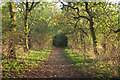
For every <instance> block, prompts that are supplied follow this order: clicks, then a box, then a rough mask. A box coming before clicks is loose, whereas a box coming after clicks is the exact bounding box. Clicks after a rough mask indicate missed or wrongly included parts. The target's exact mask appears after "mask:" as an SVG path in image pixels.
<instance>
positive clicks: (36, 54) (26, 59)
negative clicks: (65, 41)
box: [2, 49, 51, 78]
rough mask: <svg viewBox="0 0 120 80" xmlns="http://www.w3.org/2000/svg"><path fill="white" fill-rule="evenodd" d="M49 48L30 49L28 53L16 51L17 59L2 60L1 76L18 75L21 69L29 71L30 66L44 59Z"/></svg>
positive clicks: (47, 54)
mask: <svg viewBox="0 0 120 80" xmlns="http://www.w3.org/2000/svg"><path fill="white" fill-rule="evenodd" d="M50 52H51V51H50V50H48V49H46V50H30V51H29V52H28V53H17V59H7V58H6V59H4V60H2V71H3V78H11V75H14V76H16V77H19V75H18V74H20V73H22V72H23V71H26V70H27V71H29V70H30V68H32V67H34V66H35V65H38V64H39V63H41V61H42V62H43V61H46V60H47V59H48V56H49V54H50Z"/></svg>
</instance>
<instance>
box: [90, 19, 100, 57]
mask: <svg viewBox="0 0 120 80" xmlns="http://www.w3.org/2000/svg"><path fill="white" fill-rule="evenodd" d="M93 24H94V23H93V20H92V17H90V32H91V36H92V39H93V49H94V53H95V54H96V55H98V52H97V40H96V36H95V31H94V27H93Z"/></svg>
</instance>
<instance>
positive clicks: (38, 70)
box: [21, 48, 90, 78]
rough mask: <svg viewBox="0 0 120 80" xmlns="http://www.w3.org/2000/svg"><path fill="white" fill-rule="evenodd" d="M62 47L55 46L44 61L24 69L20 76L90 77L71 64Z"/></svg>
mask: <svg viewBox="0 0 120 80" xmlns="http://www.w3.org/2000/svg"><path fill="white" fill-rule="evenodd" d="M62 50H63V48H55V49H53V51H52V52H51V54H50V56H49V58H48V60H47V61H46V62H43V63H40V64H39V65H37V66H34V67H33V68H32V69H31V71H26V73H25V74H22V75H21V78H87V77H90V76H89V75H87V74H86V73H84V72H83V71H82V70H81V69H80V68H78V67H74V66H72V64H71V63H70V62H69V61H68V59H67V58H66V56H65V55H64V54H63V53H62Z"/></svg>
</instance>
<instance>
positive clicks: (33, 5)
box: [29, 2, 40, 12]
mask: <svg viewBox="0 0 120 80" xmlns="http://www.w3.org/2000/svg"><path fill="white" fill-rule="evenodd" d="M38 3H40V2H36V3H34V2H32V5H31V7H30V9H29V12H30V11H31V10H32V9H33V8H34V7H35V6H36V5H37V4H38Z"/></svg>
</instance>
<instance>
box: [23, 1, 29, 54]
mask: <svg viewBox="0 0 120 80" xmlns="http://www.w3.org/2000/svg"><path fill="white" fill-rule="evenodd" d="M28 14H29V10H28V2H26V13H25V27H24V33H25V39H24V51H25V52H26V51H28V50H29V46H28V44H29V40H28V35H29V31H28Z"/></svg>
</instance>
